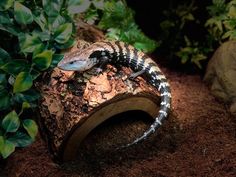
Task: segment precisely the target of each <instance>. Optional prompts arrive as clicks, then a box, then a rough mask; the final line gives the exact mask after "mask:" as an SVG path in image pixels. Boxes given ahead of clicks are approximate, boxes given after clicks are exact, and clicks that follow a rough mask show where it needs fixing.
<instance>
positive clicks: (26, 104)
mask: <svg viewBox="0 0 236 177" xmlns="http://www.w3.org/2000/svg"><path fill="white" fill-rule="evenodd" d="M30 107H31V106H30V104H29V103H28V102H26V101H25V102H23V104H22V110H24V109H28V108H30Z"/></svg>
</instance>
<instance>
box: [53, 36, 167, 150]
mask: <svg viewBox="0 0 236 177" xmlns="http://www.w3.org/2000/svg"><path fill="white" fill-rule="evenodd" d="M105 62H109V63H111V64H119V65H122V66H128V67H130V68H131V69H132V70H133V71H136V73H135V72H134V73H133V76H134V77H136V76H138V75H140V74H145V75H147V78H148V81H149V83H150V84H151V85H153V86H154V87H156V88H157V89H158V91H159V92H160V97H161V103H160V110H159V113H158V116H157V117H156V118H155V121H154V122H153V123H152V125H151V126H150V128H149V129H148V130H146V131H145V132H144V133H143V135H142V136H140V137H139V138H137V139H135V140H134V141H133V142H131V143H129V144H127V145H125V146H123V147H129V146H131V145H134V144H137V143H138V142H140V141H142V140H144V139H146V138H147V137H148V136H150V135H151V134H152V133H154V132H155V131H156V129H157V128H159V127H160V126H161V125H162V123H163V120H164V119H165V118H167V116H168V113H169V111H170V107H171V92H170V85H169V83H168V82H167V79H166V77H165V75H164V74H163V73H162V71H161V70H160V68H159V67H158V65H157V64H156V63H155V62H154V61H153V60H152V59H151V58H150V57H149V56H148V55H147V54H145V53H144V52H141V51H139V50H137V49H136V48H134V47H133V46H132V45H129V44H127V43H124V42H121V41H106V40H104V41H98V42H95V43H93V44H91V45H90V46H88V47H87V48H85V49H83V50H82V51H74V52H71V53H70V54H69V55H66V56H64V58H63V59H62V60H61V61H60V62H59V63H58V65H57V66H58V68H60V69H62V70H70V71H78V72H84V71H86V70H89V69H91V68H92V67H94V66H95V65H97V64H99V63H100V64H103V63H105ZM131 75H132V74H131Z"/></svg>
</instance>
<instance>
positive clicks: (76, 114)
mask: <svg viewBox="0 0 236 177" xmlns="http://www.w3.org/2000/svg"><path fill="white" fill-rule="evenodd" d="M85 44H86V43H85ZM86 45H87V44H86ZM76 48H77V47H76ZM71 50H72V51H73V50H76V49H75V48H74V49H71ZM77 50H78V49H77ZM68 52H70V51H68ZM131 73H132V71H131V69H129V68H127V67H120V68H116V67H115V66H111V65H107V66H106V69H105V70H104V71H103V72H102V73H101V74H99V75H98V74H97V73H96V68H93V69H92V70H90V71H87V72H84V73H76V72H71V71H69V72H68V71H67V72H66V71H61V70H59V69H58V68H55V69H54V70H53V71H52V72H49V73H46V74H45V75H44V76H43V79H42V80H43V81H42V82H40V83H38V84H37V88H38V89H39V91H40V92H41V94H42V99H41V104H40V107H39V109H40V127H41V133H42V134H43V137H44V138H45V139H46V140H47V142H48V146H49V148H50V150H51V152H52V154H53V156H54V157H55V158H56V159H58V160H60V161H61V160H62V161H69V160H73V159H74V158H75V157H76V153H77V150H78V147H79V145H80V143H81V141H82V140H83V139H84V138H86V136H87V135H88V134H89V133H90V132H91V131H92V130H93V129H94V128H95V127H97V126H98V125H100V124H101V123H103V122H104V121H106V120H107V119H109V118H111V117H112V116H114V115H117V114H119V113H123V112H127V111H131V110H141V111H144V112H146V113H148V114H149V115H150V116H152V117H155V116H156V115H157V114H158V110H159V104H160V98H159V93H158V91H157V89H156V88H154V87H152V86H151V85H150V84H148V83H147V82H146V80H145V78H143V77H137V78H136V79H134V80H130V79H129V78H128V76H129V75H130V74H131Z"/></svg>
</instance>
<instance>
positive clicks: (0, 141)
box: [0, 136, 4, 154]
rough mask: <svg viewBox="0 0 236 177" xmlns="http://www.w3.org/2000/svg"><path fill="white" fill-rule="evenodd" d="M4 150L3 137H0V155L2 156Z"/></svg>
mask: <svg viewBox="0 0 236 177" xmlns="http://www.w3.org/2000/svg"><path fill="white" fill-rule="evenodd" d="M3 148H4V138H3V136H0V153H1V154H2V150H3Z"/></svg>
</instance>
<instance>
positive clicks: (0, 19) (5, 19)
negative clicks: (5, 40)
mask: <svg viewBox="0 0 236 177" xmlns="http://www.w3.org/2000/svg"><path fill="white" fill-rule="evenodd" d="M0 3H1V2H0ZM0 23H1V24H4V25H12V24H13V23H12V20H11V18H10V16H9V14H8V13H7V12H0Z"/></svg>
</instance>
